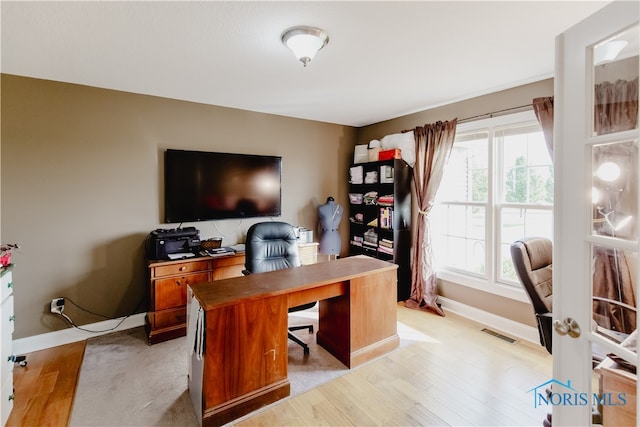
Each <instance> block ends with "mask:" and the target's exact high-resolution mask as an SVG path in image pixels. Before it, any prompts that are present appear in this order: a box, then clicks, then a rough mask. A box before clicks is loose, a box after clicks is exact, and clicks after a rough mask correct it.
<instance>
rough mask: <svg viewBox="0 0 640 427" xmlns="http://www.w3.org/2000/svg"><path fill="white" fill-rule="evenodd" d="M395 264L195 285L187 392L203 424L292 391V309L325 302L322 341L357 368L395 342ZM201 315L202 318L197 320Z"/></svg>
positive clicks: (338, 266)
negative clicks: (198, 345) (197, 348)
mask: <svg viewBox="0 0 640 427" xmlns="http://www.w3.org/2000/svg"><path fill="white" fill-rule="evenodd" d="M397 268H398V266H397V265H395V264H392V263H388V262H385V261H381V260H377V259H374V258H369V257H365V256H357V257H349V258H342V259H338V260H336V261H331V262H330V263H319V264H312V265H305V266H302V267H297V268H290V269H285V270H278V271H273V272H269V273H259V274H252V275H249V276H245V277H239V278H233V279H226V280H219V281H217V282H215V283H198V284H194V285H190V286H189V289H190V298H189V304H190V308H189V310H188V316H189V320H188V328H189V332H188V334H187V335H188V346H189V349H190V352H191V349H193V347H194V342H195V340H196V339H197V337H198V336H201V335H199V333H198V331H197V329H198V328H197V326H196V325H197V324H198V321H201V322H202V324H203V325H204V330H205V331H206V333H205V334H204V351H203V354H202V359H201V360H199V358H198V354H197V353H193V354H191V364H190V367H189V368H190V369H189V393H190V395H191V399H192V401H193V404H194V407H195V409H196V414H197V415H198V417H199V418H200V421H201V422H202V424H204V425H220V424H224V423H227V422H229V421H231V420H234V419H236V418H238V417H240V416H242V415H245V414H247V413H249V412H251V411H253V410H255V409H258V408H260V407H262V406H265V405H267V404H269V403H272V402H274V401H276V400H279V399H282V398H284V397H286V396H288V395H289V393H290V384H289V379H288V378H287V360H288V343H287V324H288V308H289V307H294V306H297V305H301V304H304V303H308V302H311V301H320V303H319V304H320V307H319V328H318V329H319V330H318V333H317V335H316V339H317V342H318V344H320V345H322V346H323V347H324V348H325V349H326V350H328V351H329V352H330V353H331V354H333V355H334V356H335V357H336V358H337V359H338V360H340V361H341V362H342V363H344V364H345V365H346V366H347V367H349V368H352V367H355V366H358V365H360V364H362V363H364V362H367V361H369V360H371V359H373V358H375V357H377V356H380V355H382V354H385V353H387V352H389V351H391V350H394V349H396V348H397V347H398V345H399V343H400V339H399V338H398V335H397V331H396V299H397V298H396V292H397V285H396V282H397V275H396V269H397ZM197 317H199V319H197Z"/></svg>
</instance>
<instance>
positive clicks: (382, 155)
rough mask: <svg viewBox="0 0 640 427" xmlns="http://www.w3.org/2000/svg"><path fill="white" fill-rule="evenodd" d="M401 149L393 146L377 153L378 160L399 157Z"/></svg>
mask: <svg viewBox="0 0 640 427" xmlns="http://www.w3.org/2000/svg"><path fill="white" fill-rule="evenodd" d="M401 151H402V150H400V149H399V148H394V149H393V150H384V151H380V152H379V153H378V160H391V159H401V158H402V156H401V155H400V153H401Z"/></svg>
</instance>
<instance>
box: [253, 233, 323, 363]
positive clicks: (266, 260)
mask: <svg viewBox="0 0 640 427" xmlns="http://www.w3.org/2000/svg"><path fill="white" fill-rule="evenodd" d="M245 251H246V252H245V257H246V258H245V268H246V270H245V274H251V273H263V272H266V271H275V270H281V269H283V268H291V267H299V266H300V265H301V263H300V256H299V254H298V240H297V238H296V234H295V232H294V230H293V227H292V226H291V225H290V224H287V223H285V222H276V221H272V222H260V223H257V224H254V225H252V226H251V227H249V230H248V231H247V241H246V243H245ZM315 305H316V302H315V301H314V302H312V303H308V304H304V305H300V306H296V307H291V308H289V313H291V312H295V311H301V310H307V309H309V308H312V307H313V306H315ZM302 329H308V330H309V333H313V325H298V326H290V327H289V332H288V336H289V339H291V340H292V341H295V342H296V343H298V344H299V345H300V346H302V348H303V349H304V354H309V346H308V345H307V344H306V343H305V342H304V341H302V340H301V339H299V338H298V337H296V336H295V335H294V334H292V333H291V331H297V330H302Z"/></svg>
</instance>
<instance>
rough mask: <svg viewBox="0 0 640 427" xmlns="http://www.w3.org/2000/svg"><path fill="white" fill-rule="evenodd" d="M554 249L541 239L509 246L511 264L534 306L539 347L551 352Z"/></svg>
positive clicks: (549, 242)
mask: <svg viewBox="0 0 640 427" xmlns="http://www.w3.org/2000/svg"><path fill="white" fill-rule="evenodd" d="M552 255H553V245H552V243H551V240H549V239H546V238H544V237H525V238H523V239H521V240H516V241H515V242H513V243H512V244H511V260H512V261H513V266H514V267H515V270H516V274H517V275H518V278H519V279H520V283H521V284H522V287H523V288H524V290H525V291H526V292H527V295H528V296H529V300H530V301H531V304H532V305H533V311H534V313H535V315H536V322H537V324H538V333H539V334H540V344H541V345H542V346H544V347H545V348H546V349H547V351H548V352H549V354H551V349H552V345H551V343H552V339H551V337H552V329H551V328H552V311H553V310H552V296H553V282H552V273H553V261H552V259H553V258H552Z"/></svg>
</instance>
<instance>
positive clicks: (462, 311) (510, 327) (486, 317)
mask: <svg viewBox="0 0 640 427" xmlns="http://www.w3.org/2000/svg"><path fill="white" fill-rule="evenodd" d="M438 302H439V303H441V304H442V308H444V309H445V310H448V311H451V312H453V313H455V314H457V315H459V316H462V317H466V318H467V319H470V320H473V321H475V322H478V323H482V324H483V325H487V326H489V327H491V328H494V329H496V330H497V331H500V332H504V333H505V334H507V335H509V336H511V337H513V338H517V339H520V340H525V341H529V342H531V343H534V344H540V336H539V335H538V329H537V328H534V327H533V326H527V325H525V324H522V323H520V322H515V321H513V320H509V319H505V318H504V317H501V316H497V315H495V314H493V313H489V312H487V311H484V310H480V309H477V308H475V307H471V306H470V305H466V304H462V303H460V302H458V301H454V300H451V299H448V298H443V297H438Z"/></svg>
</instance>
